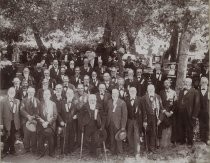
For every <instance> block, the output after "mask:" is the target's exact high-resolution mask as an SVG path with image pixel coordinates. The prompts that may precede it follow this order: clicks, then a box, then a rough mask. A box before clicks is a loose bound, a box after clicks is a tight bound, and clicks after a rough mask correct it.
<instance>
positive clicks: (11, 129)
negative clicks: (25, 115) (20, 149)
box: [0, 87, 20, 155]
mask: <svg viewBox="0 0 210 163" xmlns="http://www.w3.org/2000/svg"><path fill="white" fill-rule="evenodd" d="M14 97H15V88H14V87H11V88H9V89H8V92H7V96H6V97H5V98H3V99H2V100H1V101H0V111H1V112H0V113H1V114H0V125H3V131H4V133H5V135H4V136H5V140H4V148H3V155H7V154H8V153H10V154H16V151H15V146H14V144H15V140H16V137H15V134H16V133H17V131H18V130H19V129H20V116H19V105H20V101H19V100H18V99H15V98H14Z"/></svg>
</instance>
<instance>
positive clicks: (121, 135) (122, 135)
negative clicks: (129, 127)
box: [115, 130, 127, 141]
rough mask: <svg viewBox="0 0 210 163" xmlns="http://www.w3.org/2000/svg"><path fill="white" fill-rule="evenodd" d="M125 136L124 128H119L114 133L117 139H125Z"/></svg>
mask: <svg viewBox="0 0 210 163" xmlns="http://www.w3.org/2000/svg"><path fill="white" fill-rule="evenodd" d="M126 136H127V135H126V131H125V130H119V131H118V132H117V133H116V135H115V139H116V140H118V141H120V140H125V138H126Z"/></svg>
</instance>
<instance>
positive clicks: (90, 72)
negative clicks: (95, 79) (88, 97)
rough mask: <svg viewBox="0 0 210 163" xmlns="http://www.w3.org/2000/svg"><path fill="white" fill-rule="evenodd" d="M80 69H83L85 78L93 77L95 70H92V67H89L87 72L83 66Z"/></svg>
mask: <svg viewBox="0 0 210 163" xmlns="http://www.w3.org/2000/svg"><path fill="white" fill-rule="evenodd" d="M80 69H81V75H82V76H85V75H88V76H91V74H92V72H93V69H92V68H91V66H89V70H85V68H84V66H82V67H81V68H80Z"/></svg>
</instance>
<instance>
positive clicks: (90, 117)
mask: <svg viewBox="0 0 210 163" xmlns="http://www.w3.org/2000/svg"><path fill="white" fill-rule="evenodd" d="M83 107H84V109H82V111H81V112H80V114H79V119H78V120H79V126H80V127H81V130H82V132H84V135H85V142H86V143H87V145H88V148H89V151H90V154H91V155H92V156H97V152H96V149H97V145H98V144H97V140H96V132H97V130H98V129H100V128H101V118H100V115H99V114H98V110H99V107H98V105H97V99H96V95H94V94H90V95H89V96H88V103H87V104H85V105H84V106H83Z"/></svg>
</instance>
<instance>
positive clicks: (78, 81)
mask: <svg viewBox="0 0 210 163" xmlns="http://www.w3.org/2000/svg"><path fill="white" fill-rule="evenodd" d="M74 71H75V75H74V76H72V78H71V79H70V83H71V84H73V85H74V86H75V87H77V86H78V84H81V83H82V79H83V77H82V76H81V74H80V72H81V71H80V67H75V69H74Z"/></svg>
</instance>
